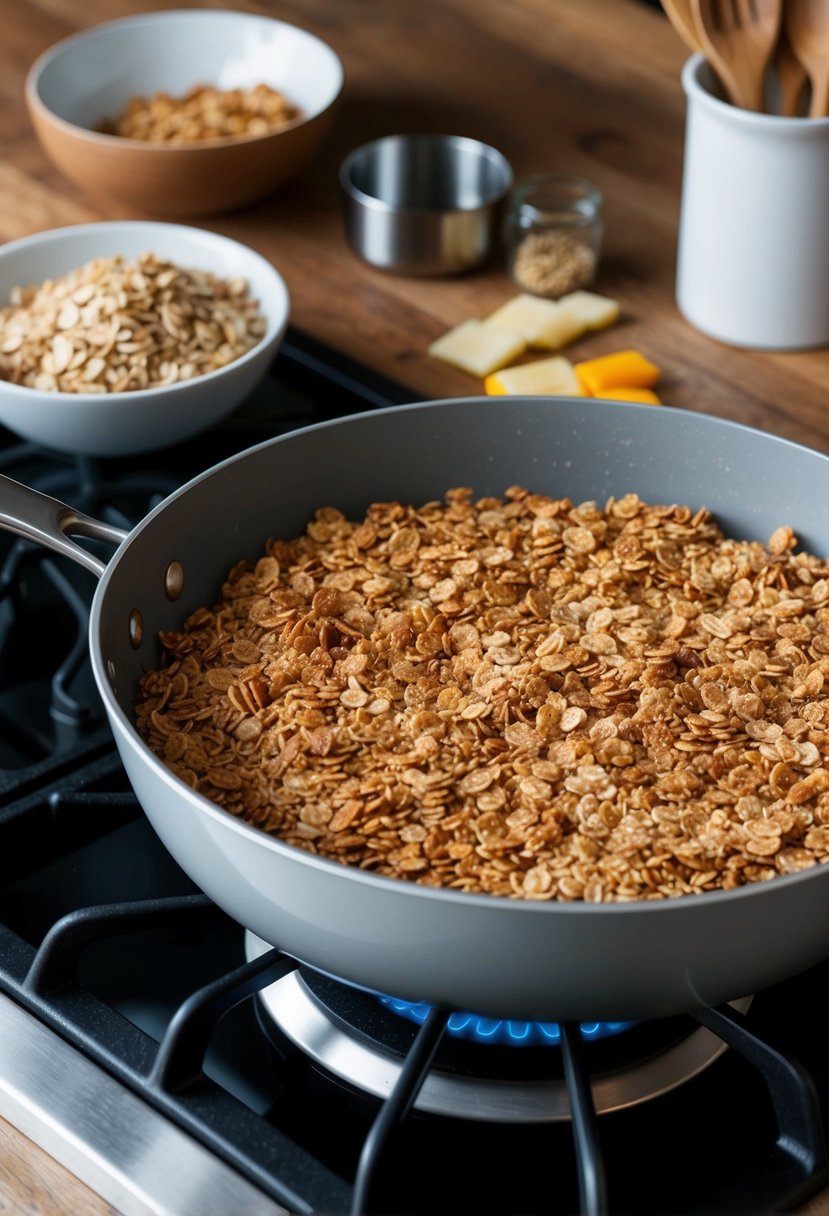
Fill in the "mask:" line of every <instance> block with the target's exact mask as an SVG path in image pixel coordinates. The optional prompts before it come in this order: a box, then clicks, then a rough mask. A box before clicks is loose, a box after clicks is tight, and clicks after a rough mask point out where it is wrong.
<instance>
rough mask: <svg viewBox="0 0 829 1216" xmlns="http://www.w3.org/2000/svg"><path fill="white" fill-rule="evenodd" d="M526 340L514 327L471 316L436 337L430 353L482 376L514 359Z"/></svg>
mask: <svg viewBox="0 0 829 1216" xmlns="http://www.w3.org/2000/svg"><path fill="white" fill-rule="evenodd" d="M526 346H527V343H526V340H525V339H524V338H523V337H522V336H521V335H520V334H518V333H516V332H515V331H514V330H509V329H502V328H500V327H499V326H497V325H488V324H486V323H485V322H484V321H478V320H476V319H474V318H470V319H469V320H467V321H462V322H461V323H460V325H456V326H455V328H454V329H450V330H449V332H448V333H445V334H443V336H442V337H440V338H437V339H436V340H435V341H434V342H433V343H432V344H431V345H430V346H429V347H428V351H429V354H430V355H432V356H433V358H435V359H442V360H443V361H444V363H451V364H453V365H454V366H455V367H459V368H460V369H461V371H465V372H469V374H470V375H471V376H478V377H480V378H481V379H483V378H484V377H485V376H488V375H489V374H490V373H491V372H494V371H497V370H498V369H499V368H501V367H506V366H507V364H509V363H512V362H514V360H515V359H517V358H518V356H519V355H521V354H523V352H524V350H525V349H526Z"/></svg>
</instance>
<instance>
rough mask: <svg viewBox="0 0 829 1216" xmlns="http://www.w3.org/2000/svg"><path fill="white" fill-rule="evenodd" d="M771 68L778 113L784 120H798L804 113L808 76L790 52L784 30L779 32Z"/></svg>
mask: <svg viewBox="0 0 829 1216" xmlns="http://www.w3.org/2000/svg"><path fill="white" fill-rule="evenodd" d="M773 67H774V74H775V76H776V77H777V83H778V87H779V92H780V104H779V110H780V113H781V114H782V115H784V116H785V117H786V118H800V117H801V116H802V115H803V114H805V112H806V91H807V89H808V87H809V75H808V73H807V71H806V69H805V68H804V66H803V64H802V63H801V62H800V60H799V59H798V58H797V56H796V55H795V53H794V51H793V50H792V48H791V43H790V42H789V39H788V37H787V35H786V31H785V30H781V31H780V40H779V42H778V43H777V49H776V50H775V52H774V60H773Z"/></svg>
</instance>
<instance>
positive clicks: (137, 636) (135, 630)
mask: <svg viewBox="0 0 829 1216" xmlns="http://www.w3.org/2000/svg"><path fill="white" fill-rule="evenodd" d="M143 636H144V622H143V621H142V620H141V613H140V612H139V611H138V609H137V608H133V610H132V612H131V613H130V643H131V645H132V648H133V650H137V649H138V647H139V646H140V645H141V639H142V638H143Z"/></svg>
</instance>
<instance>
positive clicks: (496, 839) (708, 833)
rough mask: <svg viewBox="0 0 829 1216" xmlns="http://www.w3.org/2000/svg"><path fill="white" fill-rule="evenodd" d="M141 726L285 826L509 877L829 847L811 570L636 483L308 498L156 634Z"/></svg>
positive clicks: (456, 884)
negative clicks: (313, 502) (207, 598)
mask: <svg viewBox="0 0 829 1216" xmlns="http://www.w3.org/2000/svg"><path fill="white" fill-rule="evenodd" d="M160 642H161V646H162V656H161V661H160V663H159V665H158V667H157V669H156V670H152V671H147V672H146V674H145V675H144V676H143V677H142V680H141V686H140V693H139V698H138V702H137V706H136V724H137V728H138V730H139V732H140V734H141V735H142V737H143V738H144V739H145V740H146V742H147V743H148V745H149V746H150V748H151V749H152V750H153V751H154V752H155V753H156V754H157V755H158V757H159V758H160V759H161V760H162V761H163V762H164V763H165V764H167V765H168V766H169V767H170V769H171V770H172V771H173V772H174V773H176V774H177V775H178V776H179V777H180V778H181V779H182V780H183V781H185V782H186V783H187V784H188V785H190V786H191V787H193V788H194V789H196V790H198V791H199V792H200V793H202V794H203V795H205V796H206V797H207V798H209V799H212V800H213V801H215V802H217V803H218V804H220V805H221V806H223V807H225V808H226V809H227V810H228V811H230V812H232V813H233V814H236V815H238V816H240V817H242V818H244V819H245V820H247V821H248V822H250V823H251V824H253V825H255V826H257V827H258V828H261V829H263V830H264V831H267V832H271V833H273V834H275V835H276V836H278V837H279V838H280V839H282V840H283V841H285V842H287V843H288V844H290V845H294V846H296V847H298V848H300V849H304V850H308V851H310V852H312V853H315V854H318V855H320V856H323V857H326V858H331V859H334V860H337V861H339V862H342V863H344V864H346V865H352V866H356V867H359V868H362V869H365V870H370V871H372V872H375V873H377V874H381V875H385V876H388V877H393V878H396V879H401V880H407V881H414V882H417V883H421V884H424V885H427V886H433V887H448V888H452V889H455V890H459V891H468V892H483V893H488V894H492V895H500V896H506V897H509V898H517V899H531V900H542V901H549V900H584V901H588V902H624V901H629V900H659V899H669V898H674V897H678V896H685V895H702V894H704V893H705V892H710V891H715V890H730V889H734V888H737V887H741V886H744V885H746V884H749V883H754V882H762V881H766V880H772V879H774V878H775V877H776V876H777V875H781V874H791V873H794V872H796V871H799V870H803V869H806V868H808V867H812V866H814V865H818V864H823V863H825V862H826V861H827V860H828V859H829V565H827V562H826V561H825V560H823V559H820V558H818V557H816V556H813V555H810V554H808V553H798V552H796V538H795V536H794V535H793V533H792V531H791V529H789V528H787V527H785V526H782V527H780V528H778V529H777V530H776V531H775V532H774V534H773V535H772V536H771V537H770V539H769V541H768V543H767V544H762V543H760V542H755V541H741V540H733V539H730V538H728V537H726V536H725V535H724V534H723V532H722V531H721V529H720V527H719V525H718V524H717V522H716V520H715V519H714V518H713V517H712V516H711V515H710V513H709V512H708V511H707V510H705V509H704V508H701V509H699V510H694V509H692V508H691V507H689V506H682V505H650V504H648V503H646V502H644V501H642V500H641V499H640V498H638V497H637V496H636V495H635V494H627V495H625V496H624V497H621V498H611V499H609V500H608V501H607V502H606V503H605V505H604V506H603V507H601V506H599V505H597V504H596V503H594V502H584V503H580V504H574V503H573V502H571V501H570V500H568V499H566V498H562V499H556V498H552V497H548V496H546V495H543V494H538V493H532V492H529V491H528V490H526V489H524V488H521V487H517V486H516V487H512V488H511V489H509V490H507V491H506V492H505V494H504V496H503V498H494V497H483V498H477V499H476V498H475V497H474V496H473V494H472V492H471V491H470V490H469V489H464V488H458V489H453V490H450V491H449V492H448V493H447V494H446V495H445V497H444V499H443V500H441V501H433V502H429V503H426V504H424V505H422V506H419V507H417V506H412V505H405V504H403V503H400V502H380V503H374V504H373V505H371V506H370V507H369V509H368V511H367V512H366V514H365V516H364V518H362V519H358V520H353V521H352V520H349V519H348V518H346V516H344V515H343V514H342V513H341V512H340V511H339V510H337V509H336V508H334V507H324V508H321V509H320V510H318V511H316V512H315V513H314V515H313V518H312V519H311V520H310V522H309V523H308V526H307V529H306V531H305V532H304V533H303V534H302V535H300V536H297V537H295V538H293V539H277V540H271V541H269V542H268V543H267V544H266V546H265V548H264V551H263V553H262V555H261V556H260V557H259V558H258V560H256V561H255V562H253V563H252V564H250V563H248V562H245V561H240V562H239V563H238V564H236V565H235V566H234V567H233V569H232V570H230V572H229V573H228V575H227V578H226V580H225V582H224V584H223V586H222V590H221V597H220V599H219V601H218V603H217V604H216V605H215V606H214V607H202V608H199V609H197V610H196V611H194V612H193V613H191V614H190V616H189V617H188V618H187V620H186V621H184V623H183V625H182V627H181V628H180V629H178V630H172V631H170V632H165V633H163V634H161V635H160Z"/></svg>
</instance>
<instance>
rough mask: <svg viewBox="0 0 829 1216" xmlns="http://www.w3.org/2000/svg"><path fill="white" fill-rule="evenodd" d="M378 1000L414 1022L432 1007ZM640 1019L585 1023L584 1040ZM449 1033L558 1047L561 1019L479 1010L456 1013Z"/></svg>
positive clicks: (484, 1040) (619, 1030) (518, 1044)
mask: <svg viewBox="0 0 829 1216" xmlns="http://www.w3.org/2000/svg"><path fill="white" fill-rule="evenodd" d="M378 1000H379V1001H380V1002H381V1003H382V1004H383V1005H385V1006H386V1007H387V1008H388V1009H391V1010H392V1011H393V1012H394V1013H397V1014H399V1015H400V1016H401V1017H404V1018H408V1019H409V1021H411V1022H425V1021H426V1018H427V1017H428V1015H429V1012H430V1009H431V1006H430V1005H427V1004H425V1003H424V1002H419V1003H412V1002H411V1001H401V1000H399V999H398V998H397V997H391V996H381V995H380V994H378ZM635 1025H636V1022H582V1023H581V1025H580V1030H581V1035H582V1038H583V1039H587V1040H593V1039H607V1038H610V1036H611V1035H615V1034H621V1033H622V1032H623V1031H625V1030H629V1029H630V1028H631V1027H632V1026H635ZM446 1030H447V1033H448V1034H451V1035H454V1036H455V1037H456V1038H459V1039H467V1040H470V1041H472V1042H476V1043H498V1044H500V1045H502V1046H508V1047H539V1046H548V1047H549V1046H556V1045H557V1044H558V1043H560V1042H561V1030H560V1028H559V1025H558V1023H557V1022H512V1021H506V1020H503V1019H499V1018H483V1017H479V1015H478V1014H475V1013H452V1014H450V1016H449V1021H448V1022H447V1024H446Z"/></svg>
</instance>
